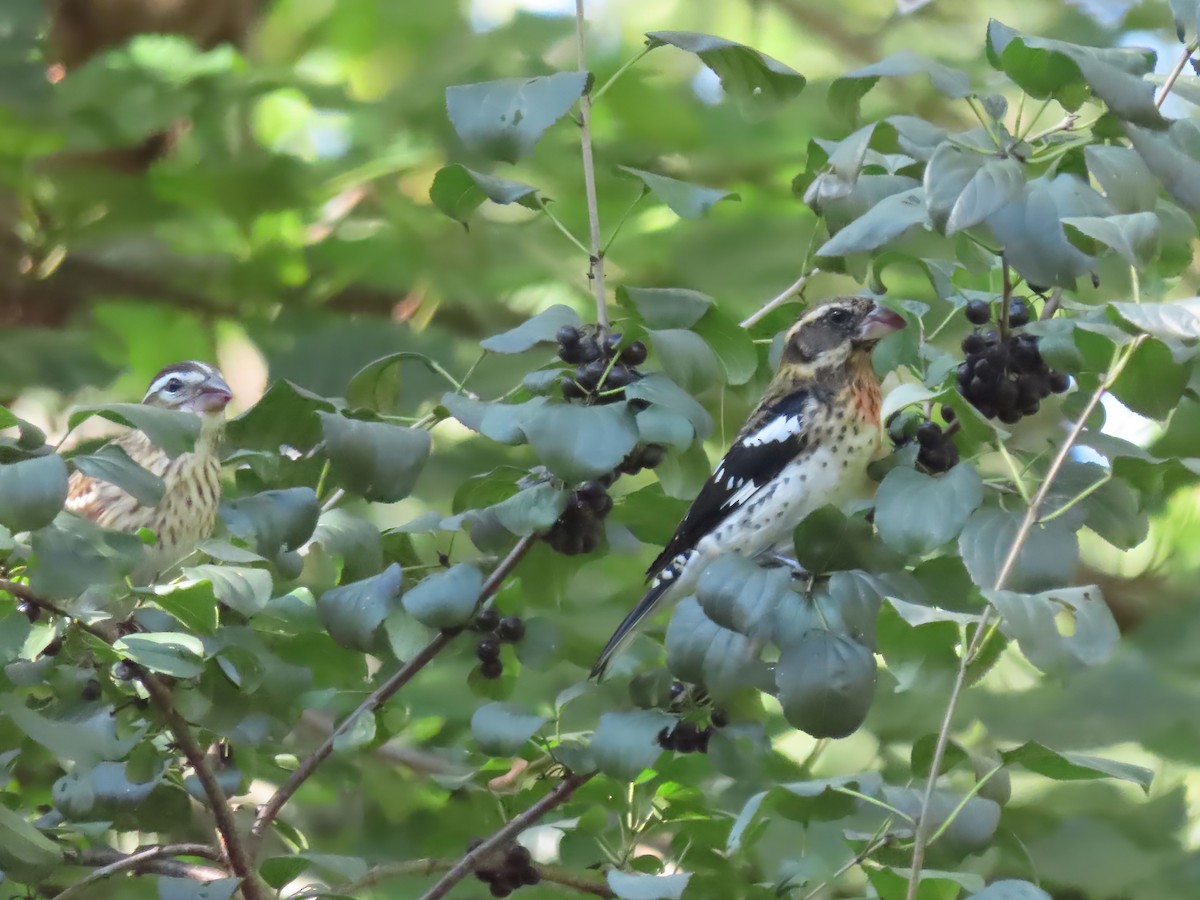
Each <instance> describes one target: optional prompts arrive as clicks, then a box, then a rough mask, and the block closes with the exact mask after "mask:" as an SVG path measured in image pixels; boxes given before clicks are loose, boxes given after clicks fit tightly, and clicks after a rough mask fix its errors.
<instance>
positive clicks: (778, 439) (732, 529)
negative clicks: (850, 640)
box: [592, 297, 904, 677]
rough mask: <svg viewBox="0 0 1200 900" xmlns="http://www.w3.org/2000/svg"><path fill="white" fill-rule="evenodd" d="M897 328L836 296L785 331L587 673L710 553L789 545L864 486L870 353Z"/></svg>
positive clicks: (865, 490) (873, 402)
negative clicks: (762, 389)
mask: <svg viewBox="0 0 1200 900" xmlns="http://www.w3.org/2000/svg"><path fill="white" fill-rule="evenodd" d="M903 327H904V320H903V319H902V318H900V316H898V315H897V314H896V313H894V312H892V311H891V310H890V309H886V308H885V307H882V306H879V305H877V304H876V303H875V302H874V301H873V300H870V299H867V298H865V297H841V298H837V299H834V300H831V301H830V302H829V303H826V304H824V305H821V306H818V307H816V308H814V309H811V310H809V311H808V312H806V313H805V314H804V315H803V316H801V317H800V320H799V321H797V322H796V324H795V325H793V326H792V327H791V329H789V330H788V333H787V337H786V342H785V344H784V348H783V357H782V361H781V363H780V366H779V371H778V372H777V373H776V375H775V377H774V379H772V381H771V384H770V386H769V387H768V388H767V391H766V394H765V395H764V396H763V398H762V400H761V401H760V402H759V404H758V406H757V407H756V408H755V410H754V412H752V413H751V414H750V417H749V418H748V419H747V420H746V424H745V425H743V426H742V428H741V430H740V431H739V432H738V434H737V437H736V438H735V439H734V442H733V446H732V447H730V449H729V452H728V453H726V454H725V458H724V459H722V460H721V462H720V463H719V464H718V465H717V468H716V470H715V471H714V472H713V474H712V476H711V477H710V478H709V479H708V481H707V482H706V483H705V484H704V487H703V488H701V489H700V493H699V495H697V497H696V499H695V500H694V501H693V502H692V505H691V508H690V509H689V510H688V512H687V515H685V516H684V517H683V521H682V522H680V523H679V527H678V529H676V531H675V536H674V537H672V538H671V540H670V542H669V543H668V544H667V546H666V549H665V550H663V552H662V553H661V554H659V556H658V558H657V559H655V560H654V562H653V563H651V564H650V568H649V570H648V572H647V578H649V579H652V580H651V583H650V589H649V590H648V591H647V592H646V595H645V596H644V597H643V598H642V599H641V601H640V602H639V603H638V605H637V606H635V607H634V609H633V611H632V612H631V613H630V614H629V615H628V616H626V617H625V621H623V622H622V623H621V624H620V626H618V628H617V630H616V631H615V632H614V633H613V636H612V637H611V638H609V641H608V644H607V645H605V647H604V650H603V651H602V652H601V654H600V658H599V659H598V660H597V662H596V665H595V667H594V668H593V669H592V675H593V676H594V677H599V676H601V675H603V674H604V669H605V667H606V666H607V665H608V662H609V660H610V659H611V658H612V657H613V655H614V654H615V653H616V652H617V651H618V650H619V649H620V647H621V645H622V644H623V643H624V642H625V641H626V640H627V639H628V638H630V637H631V636H632V634H633V630H634V629H635V628H636V627H637V626H638V624H639V623H640V622H641V621H642V620H643V619H645V618H646V617H647V616H649V615H650V614H651V613H652V612H653V611H654V610H655V609H656V608H657V607H658V606H659V604H660V603H662V602H663V601H664V600H666V599H669V598H678V597H683V596H686V594H687V593H688V592H689V591H691V590H692V589H693V588H694V587H695V584H696V581H697V580H698V579H699V577H700V573H701V572H703V571H704V568H705V567H706V566H707V565H708V564H709V562H711V561H712V560H713V559H715V558H716V557H718V556H720V555H722V554H725V553H736V554H738V555H739V556H749V557H755V556H759V555H760V554H762V553H765V552H767V551H769V550H771V549H772V548H774V547H775V546H776V545H778V544H779V543H781V542H787V543H788V544H789V545H790V542H791V535H792V531H793V530H794V529H795V528H796V526H797V525H799V524H800V522H801V520H803V519H804V517H805V516H807V515H808V514H809V513H811V512H813V511H814V510H816V509H819V508H820V507H822V506H824V505H826V504H828V503H842V502H845V501H847V500H850V499H853V498H855V497H858V496H865V495H868V494H869V490H870V486H869V480H868V479H867V477H866V467H867V463H868V462H870V461H871V458H872V457H873V456H875V455H876V454H877V452H878V451H879V449H880V446H881V438H882V429H881V427H880V423H879V405H880V395H879V379H878V378H876V377H875V372H874V370H873V369H872V367H871V351H872V350H873V349H874V347H875V345H876V344H877V343H878V342H879V340H880V338H882V337H884V336H885V335H888V334H890V333H892V332H893V331H896V330H898V329H900V328H903ZM668 595H669V596H668Z"/></svg>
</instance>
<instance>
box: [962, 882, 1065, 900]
mask: <svg viewBox="0 0 1200 900" xmlns="http://www.w3.org/2000/svg"><path fill="white" fill-rule="evenodd" d="M971 900H1051V897H1050V895H1049V894H1047V893H1046V892H1045V891H1043V890H1042V889H1041V888H1040V887H1038V886H1037V885H1036V884H1030V883H1029V882H1028V881H1016V880H1014V879H1011V878H1006V879H1004V880H1003V881H993V882H992V883H991V884H989V885H988V886H987V887H985V888H984V889H983V890H982V891H980V892H979V893H977V894H972V895H971Z"/></svg>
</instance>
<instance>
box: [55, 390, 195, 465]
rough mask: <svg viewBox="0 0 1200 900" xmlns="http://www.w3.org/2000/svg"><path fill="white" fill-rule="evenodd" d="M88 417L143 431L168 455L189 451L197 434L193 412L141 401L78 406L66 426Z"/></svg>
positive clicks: (69, 426) (76, 425)
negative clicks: (95, 417) (163, 407)
mask: <svg viewBox="0 0 1200 900" xmlns="http://www.w3.org/2000/svg"><path fill="white" fill-rule="evenodd" d="M92 416H99V417H100V418H102V419H108V421H110V422H116V423H117V424H118V425H127V426H129V427H130V428H136V429H138V430H139V431H142V432H144V433H145V435H146V437H148V438H150V440H151V441H153V442H154V444H155V446H157V447H160V448H161V449H162V450H163V452H164V453H166V454H167V455H168V456H171V457H174V456H178V455H179V454H180V453H187V452H189V451H190V450H192V448H194V447H195V446H196V438H197V437H198V436H199V435H200V417H199V416H197V415H195V414H194V413H189V412H179V411H178V410H174V409H161V408H159V407H157V406H145V405H143V404H141V403H108V404H105V405H103V406H81V407H80V408H79V409H77V410H75V412H73V413H71V416H70V418H69V419H67V428H68V429H70V430H74V429H75V428H77V427H79V425H80V424H81V423H82V422H84V421H86V420H87V419H90V418H91V417H92Z"/></svg>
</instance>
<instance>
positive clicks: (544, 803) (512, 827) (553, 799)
mask: <svg viewBox="0 0 1200 900" xmlns="http://www.w3.org/2000/svg"><path fill="white" fill-rule="evenodd" d="M595 774H596V773H595V772H590V773H588V774H587V775H575V774H573V773H572V774H568V775H567V776H566V777H565V778H563V780H562V781H560V782H559V783H558V784H556V785H555V786H554V789H553V790H551V791H550V793H548V794H547V795H546V796H545V797H543V798H542V799H541V800H539V801H538V802H537V803H535V804H533V806H531V807H529V809H527V810H525V812H523V813H521V814H520V815H519V816H517V817H515V818H513V819H510V820H509V822H508V824H506V825H505V826H504V827H503V828H501V829H500V830H499V831H497V832H496V833H495V834H493V835H492V836H491V837H490V838H488V839H487V840H486V841H484V842H483V843H482V844H480V845H479V846H477V847H476V848H475V849H474V850H472V851H471V852H470V853H468V854H467V855H466V856H464V857H463V858H462V859H460V860H459V861H458V862H457V863H456V864H455V865H454V867H453V868H452V869H450V871H449V872H447V873H446V874H445V875H443V876H442V877H441V878H440V879H438V882H437V884H435V885H434V886H433V887H431V888H430V889H429V890H428V891H426V892H425V894H424V895H423V896H422V897H421V900H440V898H442V897H445V896H446V894H448V893H450V889H451V888H452V887H454V885H456V884H458V883H459V882H460V881H462V880H463V879H464V878H466V877H467V875H469V874H470V873H471V872H472V871H473V870H474V868H475V864H476V862H477V861H479V860H480V859H483V858H485V857H487V856H488V855H490V854H491V853H494V852H495V851H497V850H499V849H501V848H503V847H507V846H508V844H509V843H511V842H512V841H513V840H514V839H515V838H516V836H517V835H518V834H520V833H521V832H522V831H524V830H525V829H526V828H528V827H529V826H531V825H533V824H534V823H535V822H537V821H538V820H540V819H541V818H542V817H543V816H544V815H546V813H548V812H550V811H551V810H553V809H557V808H558V807H559V806H562V805H563V804H564V803H566V802H567V801H568V800H569V799H571V795H572V794H574V793H575V792H576V791H577V790H579V788H580V787H582V786H583V785H585V784H586V783H587V782H588V781H589V780H591V778H592V777H593V776H594V775H595Z"/></svg>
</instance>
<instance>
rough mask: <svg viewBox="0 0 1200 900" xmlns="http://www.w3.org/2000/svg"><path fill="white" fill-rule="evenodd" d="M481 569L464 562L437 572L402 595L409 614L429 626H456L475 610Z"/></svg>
mask: <svg viewBox="0 0 1200 900" xmlns="http://www.w3.org/2000/svg"><path fill="white" fill-rule="evenodd" d="M482 589H483V573H482V572H480V571H479V570H478V569H477V568H475V567H474V566H472V565H468V564H467V563H459V564H458V565H456V566H454V567H452V568H451V569H449V570H447V571H445V572H436V573H434V574H433V575H430V576H428V577H427V578H425V579H424V580H423V581H422V582H421V583H420V584H418V585H417V586H416V587H414V588H413V589H412V590H411V591H409V592H408V593H407V594H405V595H404V600H403V603H404V608H405V609H406V610H407V611H408V614H409V615H410V616H412V617H413V618H414V619H416V620H417V621H418V622H420V623H421V624H422V625H428V626H429V627H430V628H455V627H457V626H459V625H462V624H464V623H465V622H466V621H467V620H468V619H470V618H471V616H472V615H474V614H475V605H476V603H478V601H479V592H480V591H481V590H482Z"/></svg>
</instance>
